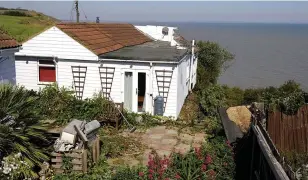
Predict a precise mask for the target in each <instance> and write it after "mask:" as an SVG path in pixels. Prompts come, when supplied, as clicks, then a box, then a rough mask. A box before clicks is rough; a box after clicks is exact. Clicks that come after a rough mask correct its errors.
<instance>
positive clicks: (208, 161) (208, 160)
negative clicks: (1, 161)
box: [204, 155, 212, 165]
mask: <svg viewBox="0 0 308 180" xmlns="http://www.w3.org/2000/svg"><path fill="white" fill-rule="evenodd" d="M204 163H205V164H206V165H207V164H211V163H212V158H211V156H210V155H207V156H206V158H205V161H204Z"/></svg>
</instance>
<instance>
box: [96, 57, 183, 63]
mask: <svg viewBox="0 0 308 180" xmlns="http://www.w3.org/2000/svg"><path fill="white" fill-rule="evenodd" d="M98 61H117V62H140V63H157V64H178V63H179V62H172V61H170V62H168V61H141V60H136V59H133V60H124V59H104V58H103V59H100V58H99V59H98Z"/></svg>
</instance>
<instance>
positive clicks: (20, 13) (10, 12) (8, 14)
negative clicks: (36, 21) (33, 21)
mask: <svg viewBox="0 0 308 180" xmlns="http://www.w3.org/2000/svg"><path fill="white" fill-rule="evenodd" d="M3 15H7V16H24V17H30V16H31V15H30V14H27V13H25V12H21V11H17V10H9V11H4V12H3Z"/></svg>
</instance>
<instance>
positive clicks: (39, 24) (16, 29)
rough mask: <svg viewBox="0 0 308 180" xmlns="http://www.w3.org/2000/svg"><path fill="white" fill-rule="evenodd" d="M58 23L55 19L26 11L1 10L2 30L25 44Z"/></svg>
mask: <svg viewBox="0 0 308 180" xmlns="http://www.w3.org/2000/svg"><path fill="white" fill-rule="evenodd" d="M56 22H57V20H56V19H55V18H52V17H50V16H46V15H44V14H42V13H38V12H35V11H28V10H24V9H6V8H0V30H2V31H4V32H6V33H7V34H9V35H11V36H12V37H13V38H15V39H16V40H17V41H18V42H24V41H27V40H28V39H30V38H31V37H33V36H35V35H37V34H38V33H40V32H42V31H44V30H45V29H47V28H49V27H51V26H52V25H54V24H55V23H56Z"/></svg>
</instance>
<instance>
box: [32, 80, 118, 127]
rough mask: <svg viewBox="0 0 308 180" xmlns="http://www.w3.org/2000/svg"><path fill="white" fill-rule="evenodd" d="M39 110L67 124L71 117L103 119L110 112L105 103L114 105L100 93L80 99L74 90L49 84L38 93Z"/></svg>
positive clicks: (48, 116) (58, 121)
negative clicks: (89, 97)
mask: <svg viewBox="0 0 308 180" xmlns="http://www.w3.org/2000/svg"><path fill="white" fill-rule="evenodd" d="M37 96H38V104H37V105H38V106H37V112H38V113H39V114H42V115H44V116H45V118H49V119H54V120H56V122H57V123H58V124H66V123H68V122H69V121H71V119H73V118H77V119H81V120H93V119H96V120H102V119H104V118H105V117H106V115H107V114H109V112H108V109H107V108H106V106H105V105H107V104H109V106H111V107H113V106H114V105H113V104H112V103H111V102H109V101H108V100H106V99H105V98H104V97H102V94H101V93H99V94H97V95H94V96H93V98H91V99H85V100H78V99H77V98H76V97H75V96H74V91H73V90H70V89H68V88H64V87H61V88H59V86H58V85H57V84H53V85H49V86H46V87H45V88H43V89H42V90H41V91H40V92H39V93H38V95H37Z"/></svg>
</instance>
